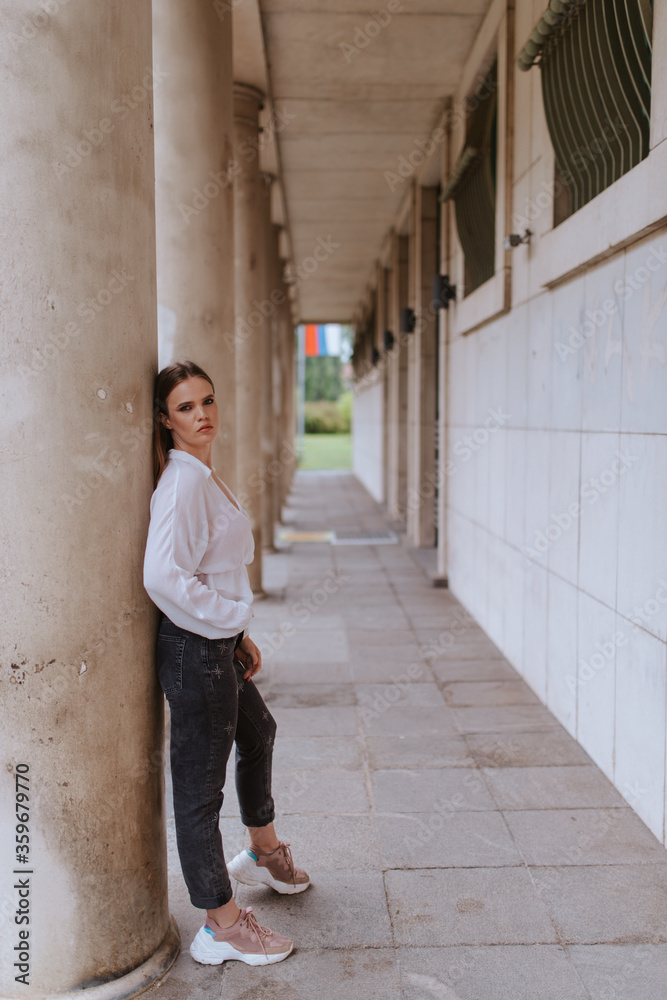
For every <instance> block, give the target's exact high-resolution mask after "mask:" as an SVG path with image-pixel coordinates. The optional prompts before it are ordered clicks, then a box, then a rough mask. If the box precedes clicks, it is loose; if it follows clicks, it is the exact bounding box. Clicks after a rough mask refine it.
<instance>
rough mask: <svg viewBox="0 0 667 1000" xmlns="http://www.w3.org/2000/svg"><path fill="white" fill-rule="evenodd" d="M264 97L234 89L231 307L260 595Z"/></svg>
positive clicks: (243, 481) (241, 483)
mask: <svg viewBox="0 0 667 1000" xmlns="http://www.w3.org/2000/svg"><path fill="white" fill-rule="evenodd" d="M262 101H263V94H262V93H261V91H259V90H257V88H256V87H252V86H250V85H249V84H244V83H235V84H234V151H235V170H234V307H235V314H236V350H235V354H236V362H235V371H236V470H237V489H238V491H239V498H240V499H242V502H243V504H244V506H245V508H246V510H247V511H248V515H249V517H250V521H251V524H252V531H253V536H254V539H255V559H254V561H253V563H252V564H251V565H250V566H249V567H248V570H249V576H250V585H251V587H252V589H253V592H254V593H255V594H256V595H257V596H260V595H262V594H263V589H262V494H261V492H260V490H259V488H258V486H259V483H260V481H261V466H262V444H261V426H262V401H261V391H262V353H263V332H264V320H265V317H264V315H263V310H262V305H263V303H262V269H261V266H260V258H261V255H262V253H263V252H264V248H263V246H262V240H261V233H262V225H261V223H262V212H261V210H260V206H261V204H262V198H263V197H264V194H263V186H264V181H263V179H262V176H261V174H260V169H259V155H258V151H259V112H260V109H261V107H262Z"/></svg>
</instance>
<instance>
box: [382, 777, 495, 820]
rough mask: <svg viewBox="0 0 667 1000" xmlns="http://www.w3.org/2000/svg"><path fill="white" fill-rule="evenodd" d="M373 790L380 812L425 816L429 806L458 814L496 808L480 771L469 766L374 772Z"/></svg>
mask: <svg viewBox="0 0 667 1000" xmlns="http://www.w3.org/2000/svg"><path fill="white" fill-rule="evenodd" d="M372 791H373V801H374V804H375V808H376V810H377V811H378V812H380V813H381V812H387V813H389V812H390V813H406V812H418V813H422V812H424V807H425V805H427V804H428V803H433V805H434V806H435V804H436V803H437V804H438V805H439V806H440V807H442V806H443V804H444V805H445V806H446V807H448V808H449V809H450V810H457V809H458V810H459V811H477V810H480V809H483V810H486V809H496V808H497V806H496V804H495V802H494V800H493V799H492V797H491V795H490V794H489V792H488V789H487V787H486V783H485V782H484V780H483V778H482V776H481V775H480V774H479V772H478V771H474V770H471V769H469V768H466V767H447V768H438V769H435V768H430V769H426V770H414V769H413V770H398V769H396V770H387V771H374V772H373V774H372Z"/></svg>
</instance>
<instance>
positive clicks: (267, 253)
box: [259, 173, 276, 551]
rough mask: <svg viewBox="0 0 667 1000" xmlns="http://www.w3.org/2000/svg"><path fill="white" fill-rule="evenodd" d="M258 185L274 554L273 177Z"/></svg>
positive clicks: (268, 525) (263, 433)
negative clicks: (272, 468)
mask: <svg viewBox="0 0 667 1000" xmlns="http://www.w3.org/2000/svg"><path fill="white" fill-rule="evenodd" d="M261 180H262V184H261V185H260V190H261V198H260V203H259V216H260V218H259V228H260V241H259V247H260V256H259V269H260V281H261V310H260V311H261V313H262V319H263V323H262V328H261V333H260V336H261V342H262V357H261V390H260V399H259V402H260V404H261V430H260V439H261V449H262V461H261V485H260V501H261V508H262V542H263V545H264V548H265V550H268V551H273V549H274V545H273V530H274V520H273V515H274V503H273V484H272V479H271V464H272V462H273V459H274V456H275V453H276V424H275V418H274V412H273V406H274V404H273V391H274V390H273V326H274V322H273V313H274V311H275V309H276V304H275V302H274V299H275V294H274V284H275V261H274V252H275V249H276V248H275V247H274V234H273V231H272V224H271V187H272V184H273V181H274V177H273V176H272V175H271V174H269V173H262V175H261Z"/></svg>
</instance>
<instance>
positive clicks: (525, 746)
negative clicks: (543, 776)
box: [465, 725, 591, 767]
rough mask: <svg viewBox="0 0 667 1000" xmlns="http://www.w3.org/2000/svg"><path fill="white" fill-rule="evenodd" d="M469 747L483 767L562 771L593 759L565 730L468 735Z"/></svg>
mask: <svg viewBox="0 0 667 1000" xmlns="http://www.w3.org/2000/svg"><path fill="white" fill-rule="evenodd" d="M465 742H466V746H467V747H468V751H469V753H470V755H471V756H472V757H473V759H474V761H475V763H476V764H477V765H478V766H479V767H531V766H532V767H552V766H553V767H558V766H562V765H567V764H590V763H591V759H590V757H589V756H588V754H587V753H586V751H585V750H584V749H583V748H582V747H580V746H579V744H578V743H575V741H574V740H573V739H572V737H571V736H570V735H569V734H568V733H566V732H565V730H564V729H563V727H562V726H559V725H555V726H553V727H551V728H549V729H545V730H543V731H539V732H521V731H516V732H507V731H505V732H502V733H500V732H489V733H467V734H466V737H465Z"/></svg>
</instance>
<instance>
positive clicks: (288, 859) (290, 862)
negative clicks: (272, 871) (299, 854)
mask: <svg viewBox="0 0 667 1000" xmlns="http://www.w3.org/2000/svg"><path fill="white" fill-rule="evenodd" d="M281 847H282V849H283V850H282V854H283V856H284V858H285V863H286V865H287V868H288V870H289V873H290V875H291V877H292V882H293V884H294V885H296V865H295V864H294V859H293V858H292V852H291V851H290V845H289V844H288V843H287V842H286V841H284V840H281V841H280V842H279V847H278V848H277V851H279V850H280V848H281ZM277 851H276V853H277Z"/></svg>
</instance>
